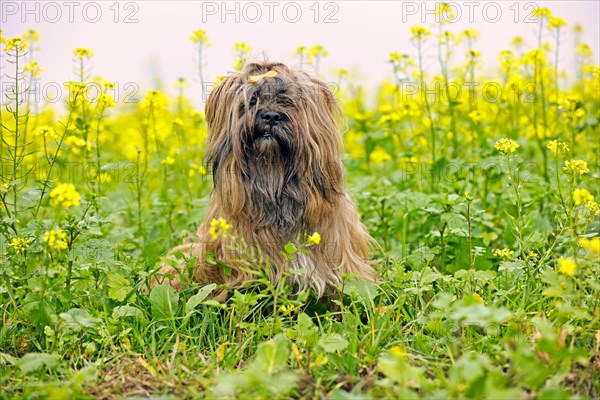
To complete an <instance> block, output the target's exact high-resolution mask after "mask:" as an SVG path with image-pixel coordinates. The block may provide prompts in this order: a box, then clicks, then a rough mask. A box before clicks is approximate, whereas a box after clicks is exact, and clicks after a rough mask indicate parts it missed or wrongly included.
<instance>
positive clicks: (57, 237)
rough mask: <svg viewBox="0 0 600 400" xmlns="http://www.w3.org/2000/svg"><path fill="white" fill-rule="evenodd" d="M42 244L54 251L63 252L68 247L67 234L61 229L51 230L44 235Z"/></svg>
mask: <svg viewBox="0 0 600 400" xmlns="http://www.w3.org/2000/svg"><path fill="white" fill-rule="evenodd" d="M44 242H46V243H48V246H49V247H50V248H52V249H55V250H65V249H67V248H68V247H69V244H68V243H67V232H65V231H63V230H61V229H52V230H50V231H48V232H46V234H45V235H44Z"/></svg>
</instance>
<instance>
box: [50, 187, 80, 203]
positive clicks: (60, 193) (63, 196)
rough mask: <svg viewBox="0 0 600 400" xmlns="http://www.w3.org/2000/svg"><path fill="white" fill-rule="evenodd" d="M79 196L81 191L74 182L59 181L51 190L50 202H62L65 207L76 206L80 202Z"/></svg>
mask: <svg viewBox="0 0 600 400" xmlns="http://www.w3.org/2000/svg"><path fill="white" fill-rule="evenodd" d="M79 197H80V195H79V192H77V190H75V186H73V184H72V183H58V184H57V185H56V187H55V188H54V189H52V191H51V192H50V204H52V205H53V206H55V205H57V204H60V205H62V206H63V207H64V208H69V207H73V206H75V207H76V206H78V205H79V204H80V203H79Z"/></svg>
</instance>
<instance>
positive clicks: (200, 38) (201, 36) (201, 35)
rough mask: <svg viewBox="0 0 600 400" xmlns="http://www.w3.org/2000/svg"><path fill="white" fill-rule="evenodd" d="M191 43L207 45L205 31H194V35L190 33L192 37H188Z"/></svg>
mask: <svg viewBox="0 0 600 400" xmlns="http://www.w3.org/2000/svg"><path fill="white" fill-rule="evenodd" d="M190 39H191V41H192V42H194V43H196V44H200V45H204V44H208V35H207V34H206V31H203V30H202V29H198V30H197V31H194V33H192V36H191V37H190Z"/></svg>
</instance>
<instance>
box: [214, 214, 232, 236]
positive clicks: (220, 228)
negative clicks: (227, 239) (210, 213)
mask: <svg viewBox="0 0 600 400" xmlns="http://www.w3.org/2000/svg"><path fill="white" fill-rule="evenodd" d="M229 229H231V225H229V224H228V223H227V221H226V220H225V218H219V219H213V220H212V221H210V230H209V232H208V233H210V236H212V238H213V239H216V238H218V237H219V233H221V234H222V235H223V236H227V231H229Z"/></svg>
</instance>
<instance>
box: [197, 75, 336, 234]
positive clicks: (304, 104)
mask: <svg viewBox="0 0 600 400" xmlns="http://www.w3.org/2000/svg"><path fill="white" fill-rule="evenodd" d="M206 120H207V122H208V127H209V133H208V138H207V148H206V157H207V159H208V161H209V163H210V164H211V167H212V171H213V177H214V185H215V192H216V193H217V195H218V196H219V197H220V199H221V201H223V202H224V203H226V204H227V203H230V205H231V209H232V212H239V211H240V210H242V209H244V208H246V209H247V208H248V207H250V208H252V211H251V212H253V213H258V214H260V213H263V214H264V215H263V216H262V219H263V220H264V224H265V225H269V224H281V223H283V224H284V225H287V226H288V227H289V228H290V230H293V229H295V228H297V225H298V224H299V221H300V218H299V215H301V213H302V210H303V208H304V205H305V204H306V202H307V199H308V197H312V198H313V199H315V200H318V201H321V200H323V201H325V200H328V199H330V197H331V196H332V195H333V194H334V193H339V192H340V191H341V190H340V189H341V185H342V167H341V163H340V160H339V156H340V150H341V136H342V133H341V129H340V121H341V112H340V109H339V107H338V105H337V102H336V100H335V97H334V96H333V94H332V93H331V92H330V91H329V89H328V88H327V86H326V85H325V84H324V83H323V82H321V81H320V80H318V79H316V78H314V77H311V76H310V75H308V74H307V73H305V72H303V71H298V70H293V69H290V68H288V67H286V66H285V65H283V64H279V63H252V64H248V65H246V66H245V67H244V69H243V70H242V71H241V72H238V73H235V74H231V75H228V76H227V77H226V78H225V79H224V81H223V82H222V83H221V84H220V85H219V86H218V87H217V88H216V89H215V90H214V91H213V92H212V93H211V94H210V96H209V98H208V101H207V105H206ZM282 221H283V222H282Z"/></svg>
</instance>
